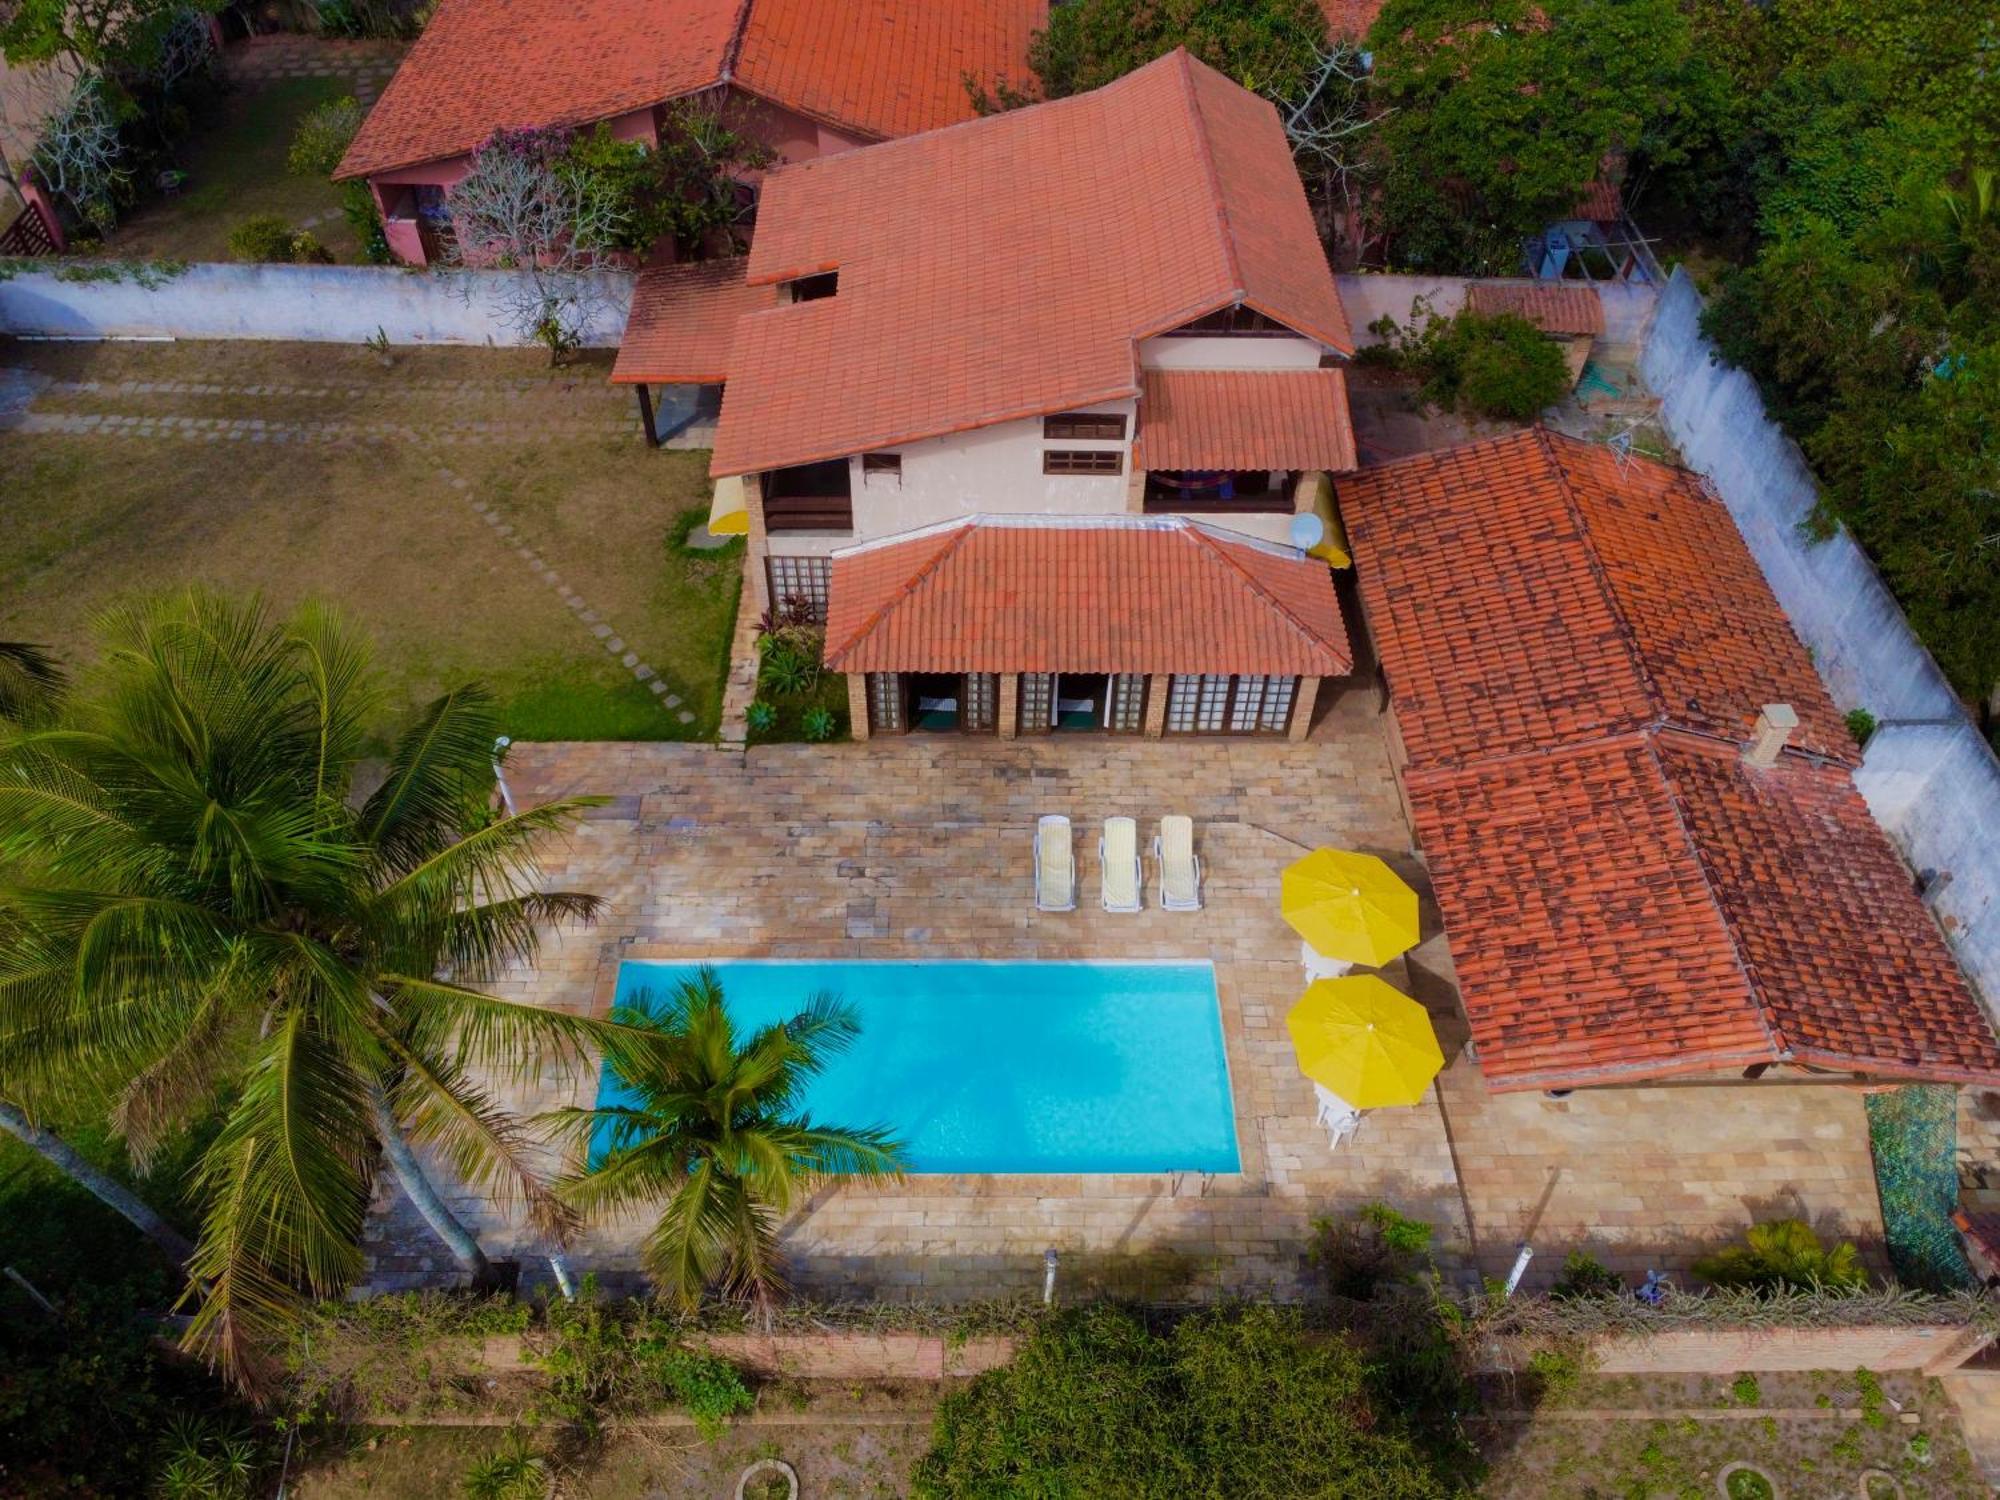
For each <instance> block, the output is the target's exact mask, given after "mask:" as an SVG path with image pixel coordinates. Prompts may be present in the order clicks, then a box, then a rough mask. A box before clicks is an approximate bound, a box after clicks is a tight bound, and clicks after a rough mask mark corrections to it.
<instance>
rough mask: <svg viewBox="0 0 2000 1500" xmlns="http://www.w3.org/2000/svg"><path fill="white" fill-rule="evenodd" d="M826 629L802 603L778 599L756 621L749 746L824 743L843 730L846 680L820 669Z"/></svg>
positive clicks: (824, 649)
mask: <svg viewBox="0 0 2000 1500" xmlns="http://www.w3.org/2000/svg"><path fill="white" fill-rule="evenodd" d="M825 654H826V627H825V626H824V625H822V624H820V623H819V622H818V621H817V620H816V619H815V618H814V617H813V609H812V605H811V603H810V602H809V601H808V600H805V599H781V600H779V601H778V602H777V604H776V605H775V606H774V607H772V608H771V609H768V610H766V611H765V612H764V614H763V615H762V617H760V618H759V619H758V621H757V698H756V701H755V702H753V703H752V704H751V705H750V707H749V710H748V712H747V713H746V716H745V717H746V719H747V721H748V725H749V729H750V739H751V743H752V744H759V745H762V744H770V743H772V742H774V741H781V740H807V741H811V742H821V741H825V740H830V739H833V738H835V737H836V736H838V735H841V734H844V733H846V731H847V728H848V723H847V715H848V708H847V679H846V678H845V677H842V676H841V675H839V674H838V673H831V672H828V671H826V670H825V667H824V657H825Z"/></svg>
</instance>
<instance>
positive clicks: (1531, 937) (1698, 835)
mask: <svg viewBox="0 0 2000 1500" xmlns="http://www.w3.org/2000/svg"><path fill="white" fill-rule="evenodd" d="M1407 785H1408V791H1409V797H1410V804H1411V811H1412V816H1413V819H1414V821H1415V824H1416V828H1417V832H1418V836H1419V839H1420V841H1421V842H1422V845H1423V848H1424V851H1425V854H1426V857H1427V858H1428V860H1429V862H1430V868H1431V873H1432V877H1433V880H1434V882H1435V886H1436V891H1437V897H1438V904H1439V907H1440V909H1441V910H1442V912H1443V914H1444V919H1445V926H1446V929H1447V931H1448V932H1450V933H1451V934H1452V936H1453V944H1452V955H1453V960H1454V963H1455V965H1456V968H1457V972H1458V979H1459V984H1460V989H1461V993H1462V995H1463V998H1464V1004H1465V1011H1466V1016H1467V1019H1468V1020H1469V1022H1470V1023H1471V1027H1472V1033H1473V1039H1474V1041H1475V1043H1476V1044H1477V1047H1478V1052H1479V1063H1480V1069H1481V1071H1482V1073H1483V1074H1484V1076H1485V1078H1486V1080H1487V1082H1488V1084H1489V1085H1491V1086H1492V1087H1494V1088H1495V1089H1498V1090H1503V1091H1504V1090H1507V1089H1526V1088H1561V1087H1571V1086H1574V1085H1577V1084H1583V1083H1606V1082H1618V1081H1621V1080H1622V1081H1632V1080H1635V1079H1638V1078H1656V1077H1666V1076H1671V1075H1674V1074H1684V1073H1715V1072H1720V1071H1724V1070H1727V1069H1733V1068H1740V1067H1743V1066H1747V1065H1749V1064H1751V1063H1767V1062H1777V1061H1791V1062H1798V1063H1805V1064H1812V1065H1817V1066H1823V1067H1831V1068H1837V1069H1854V1070H1858V1071H1864V1072H1868V1073H1874V1074H1881V1075H1884V1076H1892V1077H1909V1078H1927V1079H1938V1080H1946V1081H1958V1082H1984V1083H1989V1084H1990V1083H1993V1082H1996V1081H2000V1043H1996V1042H1995V1040H1994V1037H1993V1032H1992V1029H1991V1027H1990V1026H1989V1025H1988V1024H1987V1022H1986V1020H1985V1017H1984V1015H1983V1014H1982V1012H1981V1011H1980V1009H1979V1006H1978V1004H1977V1002H1976V1001H1975V1000H1974V999H1973V997H1972V995H1971V993H1970V992H1969V991H1968V990H1967V989H1966V987H1965V984H1964V981H1963V980H1961V979H1960V978H1959V976H1958V973H1957V970H1956V969H1955V968H1954V967H1953V963H1952V958H1951V954H1950V951H1949V950H1948V949H1947V948H1946V947H1945V943H1944V939H1943V938H1942V936H1941V935H1940V934H1939V933H1938V930H1937V928H1936V926H1935V924H1934V923H1932V922H1931V920H1930V918H1929V916H1928V914H1927V913H1925V911H1924V909H1923V907H1922V905H1921V903H1920V902H1918V900H1917V899H1916V896H1915V893H1914V891H1913V889H1912V887H1911V884H1910V879H1909V876H1908V874H1907V873H1906V872H1905V871H1904V869H1903V867H1902V864H1901V862H1900V860H1899V859H1898V858H1897V856H1896V853H1895V851H1894V850H1893V849H1892V848H1891V847H1890V846H1889V843H1888V840H1887V839H1886V838H1885V837H1884V835H1883V834H1882V831H1881V830H1880V829H1879V828H1878V827H1877V826H1876V825H1875V822H1874V819H1873V818H1872V817H1871V816H1870V815H1869V812H1868V809H1867V806H1866V804H1865V803H1863V802H1862V800H1861V797H1860V795H1859V794H1858V793H1857V792H1856V791H1855V790H1854V786H1853V783H1852V781H1851V779H1850V778H1849V776H1848V775H1847V773H1846V772H1845V771H1843V770H1842V769H1840V768H1839V767H1837V766H1832V765H1825V764H1815V763H1813V762H1811V761H1808V760H1805V759H1803V758H1800V757H1796V756H1790V755H1787V756H1785V757H1784V758H1783V759H1782V760H1781V761H1780V763H1779V765H1778V766H1777V767H1775V768H1773V769H1772V770H1769V771H1757V770H1753V769H1752V768H1750V767H1749V766H1748V765H1747V763H1746V762H1745V761H1744V760H1743V758H1742V755H1741V753H1740V751H1739V750H1738V749H1737V747H1735V746H1734V745H1730V744H1723V743H1718V742H1717V741H1715V740H1711V739H1705V738H1702V737H1700V736H1696V735H1691V734H1687V733H1683V732H1681V731H1677V730H1667V731H1663V732H1652V733H1648V732H1642V733H1635V734H1627V735H1621V736H1617V737H1615V738H1612V739H1606V740H1601V741H1599V742H1597V743H1594V744H1583V745H1577V746H1572V747H1565V748H1560V749H1555V750H1551V751H1546V752H1534V753H1530V754H1526V755H1520V756H1511V757H1505V758H1502V759H1496V760H1492V761H1488V762H1486V763H1484V764H1481V765H1478V766H1472V767H1464V768H1456V769H1444V770H1416V769H1413V770H1412V771H1411V772H1410V773H1409V774H1408V778H1407Z"/></svg>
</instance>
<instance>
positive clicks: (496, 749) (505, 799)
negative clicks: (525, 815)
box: [493, 734, 514, 818]
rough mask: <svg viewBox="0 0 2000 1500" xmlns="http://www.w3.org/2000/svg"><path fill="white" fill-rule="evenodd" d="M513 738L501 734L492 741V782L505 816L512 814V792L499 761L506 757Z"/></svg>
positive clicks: (511, 815)
mask: <svg viewBox="0 0 2000 1500" xmlns="http://www.w3.org/2000/svg"><path fill="white" fill-rule="evenodd" d="M513 743H514V742H513V740H511V739H510V738H508V737H507V736H506V735H504V734H503V735H501V736H500V738H499V739H497V740H495V741H494V742H493V784H494V785H495V786H497V787H498V788H499V789H500V805H501V806H502V807H504V808H506V809H507V816H508V817H510V818H511V817H513V816H514V794H513V792H511V791H509V790H508V788H507V777H506V774H505V773H504V772H503V771H501V769H500V762H501V761H503V760H505V759H506V758H507V747H508V746H509V745H511V744H513Z"/></svg>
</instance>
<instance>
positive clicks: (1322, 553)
mask: <svg viewBox="0 0 2000 1500" xmlns="http://www.w3.org/2000/svg"><path fill="white" fill-rule="evenodd" d="M1308 486H1310V487H1311V498H1310V500H1309V502H1308V504H1307V505H1306V506H1305V507H1304V509H1305V511H1307V512H1309V513H1311V514H1312V515H1315V516H1318V517H1319V519H1320V523H1321V524H1322V525H1323V526H1325V527H1326V534H1325V535H1324V536H1322V537H1321V538H1320V539H1319V541H1318V542H1317V543H1315V544H1314V545H1313V546H1310V547H1308V548H1306V556H1307V557H1317V558H1318V559H1319V560H1320V561H1321V562H1323V563H1326V564H1327V565H1328V566H1330V567H1335V568H1351V567H1353V566H1354V558H1353V557H1352V556H1351V555H1350V554H1349V552H1348V550H1347V529H1346V528H1345V527H1344V526H1342V525H1341V524H1340V512H1339V511H1338V510H1336V509H1335V508H1334V504H1333V476H1332V475H1330V474H1326V473H1311V474H1301V475H1300V476H1299V480H1298V487H1299V488H1300V489H1305V488H1307V487H1308Z"/></svg>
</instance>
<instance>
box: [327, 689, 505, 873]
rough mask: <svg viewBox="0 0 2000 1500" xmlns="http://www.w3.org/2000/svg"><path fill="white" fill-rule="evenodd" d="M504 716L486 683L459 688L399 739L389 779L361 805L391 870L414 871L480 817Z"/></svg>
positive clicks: (371, 838)
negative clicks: (495, 708) (499, 713)
mask: <svg viewBox="0 0 2000 1500" xmlns="http://www.w3.org/2000/svg"><path fill="white" fill-rule="evenodd" d="M498 732H499V720H498V718H497V717H496V715H495V714H494V711H493V697H492V695H491V694H490V693H488V692H487V691H486V690H485V689H484V688H480V687H473V686H465V687H457V688H453V689H452V690H451V691H450V692H448V693H446V694H444V695H443V696H442V697H440V698H437V699H435V700H434V701H433V702H431V703H430V704H428V705H427V706H426V707H425V708H424V710H423V712H422V713H421V714H419V715H418V717H417V721H416V723H414V724H412V725H411V726H410V728H409V729H408V730H406V731H405V732H404V734H403V736H402V738H401V739H400V740H398V741H397V744H396V751H395V754H394V756H393V757H392V758H391V760H390V765H389V775H388V779H387V780H385V781H384V782H383V783H382V785H381V786H380V787H378V788H376V791H375V794H374V795H373V796H371V797H370V798H369V799H368V801H367V803H366V804H365V805H364V806H363V807H362V809H361V831H362V834H363V836H364V837H365V838H366V839H367V841H368V843H369V844H370V845H371V846H372V847H373V848H374V849H375V850H376V852H377V855H378V856H379V858H380V859H381V860H382V862H383V866H384V868H385V869H387V870H389V871H391V872H395V873H401V872H403V871H407V870H413V869H415V868H417V867H418V866H420V865H421V864H422V863H423V862H424V861H425V860H427V859H429V858H430V857H431V856H432V855H434V854H436V853H438V852H439V851H440V850H442V849H444V848H446V847H448V846H449V845H450V844H452V843H453V842H454V841H455V840H457V838H458V837H459V835H460V834H461V833H463V832H464V831H465V830H466V829H467V828H468V827H471V826H473V825H474V823H476V822H477V821H478V819H477V815H478V814H479V813H481V812H483V810H484V806H485V802H486V798H487V796H488V795H489V793H490V791H491V788H492V785H493V762H492V756H493V741H494V738H495V737H496V735H497V734H498Z"/></svg>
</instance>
